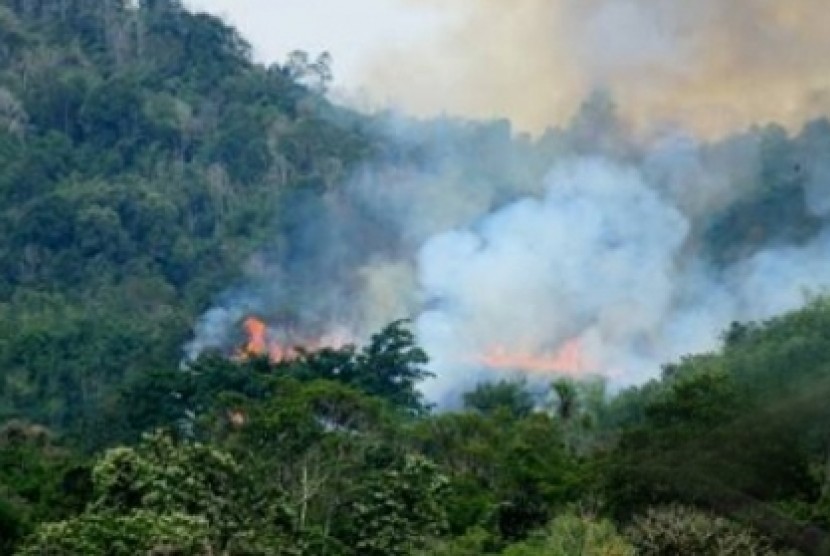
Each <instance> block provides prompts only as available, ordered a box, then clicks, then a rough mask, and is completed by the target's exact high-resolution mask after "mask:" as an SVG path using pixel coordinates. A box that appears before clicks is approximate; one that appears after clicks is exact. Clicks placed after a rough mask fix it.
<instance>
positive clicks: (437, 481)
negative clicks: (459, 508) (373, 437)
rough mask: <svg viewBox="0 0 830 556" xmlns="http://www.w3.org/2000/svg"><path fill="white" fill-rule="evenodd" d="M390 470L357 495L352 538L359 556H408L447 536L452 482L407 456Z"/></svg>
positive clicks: (364, 484) (428, 464)
mask: <svg viewBox="0 0 830 556" xmlns="http://www.w3.org/2000/svg"><path fill="white" fill-rule="evenodd" d="M385 467H386V468H385V469H383V470H382V471H380V472H379V473H375V474H371V475H369V476H368V477H366V479H365V480H364V481H363V482H362V484H361V485H360V487H359V488H358V490H357V492H356V493H355V498H354V500H353V501H352V503H351V507H352V518H353V522H352V523H353V526H354V529H353V530H352V531H350V533H349V534H348V537H347V538H348V540H349V544H351V545H352V546H354V548H355V549H356V552H357V553H358V554H366V555H369V556H397V555H400V556H405V555H408V554H412V553H413V552H414V551H416V550H419V549H422V548H423V547H425V546H426V545H427V543H428V542H429V540H430V539H431V538H433V537H435V536H438V535H439V534H440V533H441V532H442V530H443V528H444V522H445V516H444V508H443V506H442V505H441V496H442V493H443V491H444V490H445V489H446V487H447V480H446V478H445V477H444V476H442V475H441V474H440V472H439V471H438V469H437V468H436V466H435V465H433V464H432V463H431V462H429V461H428V460H426V459H424V458H423V457H420V456H413V455H408V454H407V455H405V456H403V457H402V458H400V461H397V462H395V463H394V464H393V465H391V466H389V465H387V466H385Z"/></svg>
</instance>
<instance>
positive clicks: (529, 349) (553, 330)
mask: <svg viewBox="0 0 830 556" xmlns="http://www.w3.org/2000/svg"><path fill="white" fill-rule="evenodd" d="M822 126H824V127H822ZM828 129H830V128H828V126H827V125H826V124H821V123H816V124H811V126H808V127H807V128H806V129H805V131H804V132H803V133H802V134H801V135H799V136H798V137H795V138H790V139H788V138H786V137H784V140H783V143H781V142H779V143H776V142H775V140H777V139H776V138H777V137H778V135H776V132H775V130H772V131H770V130H767V129H753V130H749V131H747V132H745V133H741V134H736V135H734V136H731V137H728V138H726V139H724V140H721V141H719V142H717V143H701V142H699V141H698V140H696V139H695V138H694V137H692V136H691V135H688V134H685V133H683V132H682V131H678V130H669V131H665V132H663V133H661V134H659V135H657V136H653V137H647V138H642V137H639V138H638V137H634V136H632V134H631V133H630V132H629V131H628V128H627V127H626V126H625V125H624V123H621V122H619V121H618V120H617V119H616V116H615V112H614V110H613V103H611V102H610V98H609V97H607V96H602V95H600V96H595V97H593V98H592V99H591V100H590V101H589V102H587V103H586V104H585V106H584V107H583V110H582V113H581V114H580V115H579V116H578V117H576V118H574V120H573V122H572V124H571V125H570V126H569V127H568V128H565V129H553V130H549V131H548V132H547V133H546V134H545V135H543V136H542V137H541V138H539V139H538V140H531V139H529V138H527V137H524V136H515V135H513V134H512V132H511V130H510V127H509V125H507V124H506V123H504V122H490V123H473V122H459V121H447V120H435V121H428V122H411V121H407V120H405V119H401V118H393V119H391V120H389V121H388V122H387V126H386V127H385V128H384V131H383V133H384V134H385V139H386V141H387V142H388V143H389V145H390V150H392V151H393V152H392V153H391V154H390V155H388V156H386V157H383V158H381V159H380V160H376V161H374V162H373V163H372V164H369V165H367V166H365V167H364V168H362V169H360V171H358V172H356V174H355V175H354V176H352V178H351V179H350V180H349V181H348V182H347V183H344V184H342V185H341V186H340V187H339V188H336V189H335V190H333V191H329V192H326V193H325V194H323V195H319V194H298V195H297V196H296V198H290V199H288V200H287V201H286V202H285V203H284V207H287V208H286V209H285V212H286V213H287V214H289V215H290V218H288V220H287V223H286V214H283V215H282V217H281V219H280V221H281V222H282V232H281V233H280V234H279V236H277V237H278V239H275V241H274V245H269V246H264V247H263V250H262V252H261V253H259V254H258V255H257V257H256V258H255V260H254V261H253V262H252V264H251V265H249V268H248V269H247V270H246V277H245V279H244V280H243V282H242V283H241V284H238V285H237V286H235V287H234V288H233V289H232V290H230V291H229V292H228V293H226V294H225V295H224V296H223V297H222V298H221V300H220V301H219V302H218V303H217V306H216V307H214V308H213V309H211V310H210V311H208V312H207V313H206V314H205V315H204V316H203V318H202V319H201V320H200V321H199V323H198V324H197V325H196V328H195V331H194V332H195V338H194V340H193V342H192V343H191V344H189V345H188V347H187V350H188V355H189V356H191V357H194V356H196V355H197V354H198V353H200V352H201V351H203V350H205V349H209V348H217V349H224V350H230V349H232V348H233V347H234V346H233V342H234V341H238V339H239V322H240V320H241V319H242V318H244V316H245V315H246V314H249V313H255V314H257V315H258V316H261V317H263V318H265V319H266V320H267V321H269V322H270V323H271V324H272V325H273V326H275V327H277V328H287V329H297V330H300V331H305V332H307V333H308V334H313V335H325V334H332V333H336V332H337V331H343V330H345V331H347V332H348V336H349V337H350V338H352V339H354V340H355V341H361V340H362V339H364V338H365V337H366V336H367V335H368V334H369V333H371V332H373V331H375V330H377V329H378V328H379V327H380V326H382V325H383V324H385V323H386V322H389V321H391V320H394V319H398V318H402V317H411V318H413V320H414V323H415V331H416V333H417V335H418V338H419V341H420V343H421V344H422V346H423V347H424V348H425V349H426V350H427V352H428V353H429V354H430V356H431V358H432V362H431V367H432V370H433V371H434V372H435V373H436V374H437V377H436V378H435V379H434V380H433V381H431V382H429V383H428V384H426V385H425V386H424V390H425V392H426V393H427V394H428V397H429V398H430V399H432V400H434V401H446V400H447V399H448V397H452V396H453V395H456V394H457V393H459V392H460V391H463V390H464V389H465V388H467V387H469V386H470V385H472V384H473V383H475V382H476V381H478V380H481V379H482V378H486V377H489V376H492V375H493V373H494V372H495V371H494V370H493V369H486V368H484V366H483V365H482V361H481V357H480V356H481V354H482V353H483V352H486V351H487V350H488V349H491V348H493V347H494V346H506V347H507V348H509V349H514V350H517V351H518V352H522V353H531V354H549V353H552V352H554V351H555V350H557V349H558V348H560V347H561V346H562V345H563V343H565V342H567V341H568V340H570V339H572V338H579V339H580V341H581V344H582V346H583V348H584V350H585V352H586V354H587V357H588V358H589V359H590V367H591V368H590V369H586V371H591V372H595V373H597V374H600V375H604V376H606V377H607V378H608V379H609V380H610V381H611V382H612V383H614V384H615V385H618V386H622V385H626V384H632V383H637V382H640V381H643V380H645V379H647V378H649V377H652V376H654V375H655V374H656V373H658V372H659V370H660V367H661V365H662V364H664V363H667V362H670V361H672V360H675V359H677V358H678V357H680V356H682V355H683V354H686V353H693V352H700V351H706V350H710V349H713V348H714V347H716V346H717V345H718V343H719V337H720V334H721V332H722V331H723V330H724V329H725V328H726V327H727V326H728V325H729V323H730V322H732V321H736V320H738V321H744V320H757V319H765V318H768V317H770V316H773V315H776V314H779V313H781V312H783V311H787V310H790V309H794V308H796V307H798V306H799V305H801V304H802V303H803V302H804V301H805V299H806V297H807V295H808V294H809V293H810V292H813V293H818V292H821V291H822V290H823V288H824V287H825V285H826V284H828V283H830V257H828V256H827V255H828V254H830V231H824V232H819V233H802V234H801V235H798V234H795V235H793V234H790V233H789V232H787V233H785V232H784V231H781V233H777V231H776V230H766V231H765V233H766V235H765V236H764V237H763V238H761V239H759V240H753V241H749V240H746V239H745V238H744V237H743V236H740V235H739V234H738V231H737V230H735V231H733V230H732V229H730V228H728V227H727V228H725V231H723V230H721V232H719V233H721V234H722V235H723V237H720V236H718V237H715V238H714V239H715V240H716V241H718V242H726V243H728V242H730V241H733V242H737V243H738V244H739V246H740V247H741V249H739V250H737V251H736V253H737V254H733V255H732V256H729V257H720V258H719V257H717V256H714V255H713V254H712V253H710V252H709V249H711V246H710V245H709V243H711V241H710V240H711V238H708V239H707V237H708V236H707V235H706V234H707V233H710V234H711V225H712V222H715V221H717V219H718V218H720V217H721V216H722V215H723V214H728V213H729V211H730V210H731V209H732V208H733V207H736V206H740V204H741V203H743V202H745V199H748V198H751V197H752V195H754V194H756V193H757V192H758V190H759V188H761V187H771V186H772V187H778V186H779V185H780V184H778V183H777V182H776V183H773V184H772V185H770V184H769V183H767V182H769V180H770V179H771V178H770V177H769V176H771V175H772V176H778V178H775V179H778V180H779V181H782V183H783V185H781V187H784V186H786V187H789V188H790V189H787V190H785V194H786V195H787V197H786V198H787V199H791V200H794V201H793V206H795V207H796V208H798V207H801V210H803V211H804V212H805V214H807V215H812V216H811V218H813V219H814V220H815V222H813V223H812V224H814V225H815V227H816V229H818V230H820V229H821V228H823V227H824V225H825V222H824V220H823V218H824V216H825V215H827V214H828V211H830V201H828V199H830V166H828V165H827V162H826V160H828V159H830V131H828ZM770 137H772V139H770ZM770 145H772V147H770ZM782 145H783V146H782ZM773 147H774V148H779V149H782V153H781V154H780V155H779V154H777V153H778V151H776V150H775V149H774V148H773ZM787 149H789V150H787ZM785 151H786V152H785ZM413 152H415V153H417V154H416V155H412V154H411V153H413ZM796 178H797V179H798V180H801V181H798V182H797V183H796V182H793V183H789V181H787V180H791V179H792V180H795V179H796ZM790 224H791V223H790ZM787 225H789V224H788V223H785V222H782V223H781V228H782V230H783V229H784V228H786V226H787ZM733 236H734V237H733ZM516 370H517V369H504V371H505V372H511V371H516ZM518 370H521V369H518Z"/></svg>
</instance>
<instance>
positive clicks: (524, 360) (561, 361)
mask: <svg viewBox="0 0 830 556" xmlns="http://www.w3.org/2000/svg"><path fill="white" fill-rule="evenodd" d="M479 362H480V363H481V364H482V365H484V366H485V367H488V368H491V369H500V370H516V371H525V372H531V373H539V374H557V373H560V374H567V375H574V376H575V375H580V374H583V373H585V372H587V371H588V370H589V367H590V365H589V363H588V361H587V359H586V357H585V355H584V353H583V349H582V342H581V341H580V340H579V338H573V339H571V340H568V341H567V342H565V343H564V344H563V345H562V347H561V348H560V349H559V350H557V351H555V352H552V353H533V352H526V351H520V350H510V349H507V348H505V347H504V346H496V347H494V348H492V349H489V350H487V351H486V352H485V353H484V355H482V356H481V357H480V358H479Z"/></svg>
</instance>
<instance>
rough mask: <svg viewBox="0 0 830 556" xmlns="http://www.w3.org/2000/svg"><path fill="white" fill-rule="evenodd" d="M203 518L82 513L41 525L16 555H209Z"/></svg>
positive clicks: (148, 514)
mask: <svg viewBox="0 0 830 556" xmlns="http://www.w3.org/2000/svg"><path fill="white" fill-rule="evenodd" d="M209 547H210V537H209V534H208V524H207V522H206V521H205V520H204V519H201V518H196V517H193V516H190V515H184V514H167V515H160V514H157V513H154V512H151V511H146V510H137V511H135V512H132V513H130V514H128V515H117V514H110V513H104V512H99V513H94V514H85V515H83V516H81V517H78V518H76V519H72V520H68V521H62V522H58V523H50V524H47V525H44V526H43V527H41V528H40V529H39V530H38V531H37V532H36V533H35V535H34V536H33V537H32V538H30V539H29V540H28V541H27V542H26V544H25V545H24V546H23V547H22V548H21V549H20V550H19V551H18V552H17V554H18V555H19V556H45V555H47V556H51V555H54V556H59V555H64V554H108V555H112V556H133V555H135V554H177V555H182V556H201V555H204V554H209V553H210V552H209V550H210V548H209Z"/></svg>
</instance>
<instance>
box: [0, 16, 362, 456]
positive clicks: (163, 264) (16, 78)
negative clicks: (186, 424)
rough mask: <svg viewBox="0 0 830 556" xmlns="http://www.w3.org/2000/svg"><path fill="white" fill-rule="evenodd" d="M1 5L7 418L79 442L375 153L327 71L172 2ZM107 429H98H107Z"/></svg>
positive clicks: (3, 398)
mask: <svg viewBox="0 0 830 556" xmlns="http://www.w3.org/2000/svg"><path fill="white" fill-rule="evenodd" d="M133 4H134V3H131V2H125V1H123V0H2V2H0V37H2V41H0V268H1V269H2V273H0V368H2V369H3V373H2V375H0V420H2V419H3V418H8V417H12V416H21V417H26V418H28V419H31V420H34V421H37V422H41V423H44V424H47V425H49V426H52V427H57V428H59V429H74V430H75V432H84V438H85V439H86V441H87V442H90V443H96V442H98V441H99V440H96V439H95V438H92V435H94V434H96V433H95V431H96V430H100V427H96V426H95V422H101V420H102V419H103V421H104V422H108V423H113V421H112V419H113V418H115V417H116V416H117V415H118V413H119V407H118V406H119V404H120V403H121V402H119V397H118V395H117V390H118V389H121V388H122V387H124V385H125V384H129V382H130V381H131V380H132V379H133V378H134V377H137V376H141V375H142V374H143V373H145V372H147V371H149V370H153V369H159V368H172V367H175V366H176V365H177V362H178V360H179V358H180V357H181V351H180V349H181V345H182V343H183V341H184V340H185V339H186V337H187V334H188V333H189V331H190V329H191V327H192V325H193V322H194V320H195V317H196V315H197V314H198V313H199V312H200V311H202V310H204V308H205V306H206V304H207V303H208V301H209V299H210V298H211V296H212V295H215V294H216V293H217V292H218V291H219V290H220V289H221V288H223V287H224V286H226V285H227V284H228V283H229V282H230V281H231V279H232V278H233V277H234V276H235V273H237V272H238V269H240V268H241V266H242V265H241V262H242V261H243V260H245V258H246V256H248V255H249V254H250V252H251V249H252V246H253V245H256V244H258V243H260V242H261V239H262V237H263V235H264V234H265V233H266V232H267V231H268V230H272V229H273V224H274V218H275V214H277V215H278V214H279V209H278V207H280V198H281V196H285V195H291V194H292V193H294V192H296V191H302V190H315V191H319V190H322V189H324V188H326V187H329V186H331V185H332V184H334V183H336V182H337V181H338V180H341V179H342V178H343V176H344V175H345V174H346V173H347V172H349V170H350V168H352V167H353V166H354V165H355V164H356V163H357V162H359V161H360V160H361V159H362V158H363V157H364V156H365V154H366V153H367V152H368V151H370V150H371V148H372V147H371V142H370V140H369V139H368V137H369V134H368V133H367V132H366V131H365V130H363V129H361V127H362V126H365V125H366V123H365V120H362V119H361V118H359V117H357V116H355V115H353V114H351V113H349V112H348V111H346V110H343V109H340V108H336V107H334V106H332V105H331V104H329V103H328V102H327V101H326V100H325V99H324V98H323V96H322V95H321V94H320V93H321V92H322V89H323V88H324V87H325V85H326V84H327V81H328V79H329V78H330V73H329V68H328V67H327V65H326V64H327V60H326V59H325V58H320V59H318V60H317V61H315V60H307V59H304V58H303V57H302V56H295V57H294V58H293V61H292V63H290V64H287V65H285V66H280V65H274V66H271V67H263V66H261V65H256V64H254V63H252V61H251V56H250V47H249V45H248V44H247V43H246V42H245V40H243V38H242V37H240V36H239V34H238V33H237V32H236V31H235V30H234V29H232V28H230V27H228V26H227V25H225V24H224V23H222V22H221V21H220V20H218V19H216V18H214V17H211V16H208V15H204V14H192V13H189V12H188V11H186V10H185V9H184V8H183V7H182V6H181V5H180V4H179V3H178V2H175V1H172V2H171V1H168V0H165V1H157V0H142V1H141V2H140V5H139V6H133ZM108 428H110V427H108Z"/></svg>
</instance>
